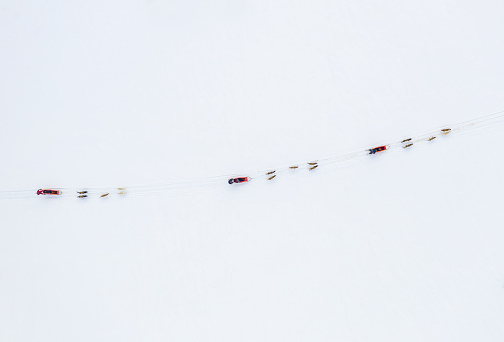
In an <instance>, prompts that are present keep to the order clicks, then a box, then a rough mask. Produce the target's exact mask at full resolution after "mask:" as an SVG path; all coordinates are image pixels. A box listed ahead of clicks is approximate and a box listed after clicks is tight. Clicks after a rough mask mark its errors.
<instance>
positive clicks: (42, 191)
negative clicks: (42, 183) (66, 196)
mask: <svg viewBox="0 0 504 342" xmlns="http://www.w3.org/2000/svg"><path fill="white" fill-rule="evenodd" d="M37 195H61V191H59V190H51V189H38V190H37Z"/></svg>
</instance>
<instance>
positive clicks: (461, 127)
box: [0, 110, 504, 201]
mask: <svg viewBox="0 0 504 342" xmlns="http://www.w3.org/2000/svg"><path fill="white" fill-rule="evenodd" d="M502 123H504V110H503V111H499V112H495V113H492V114H488V115H485V116H482V117H479V118H476V119H473V120H468V121H463V122H459V123H455V124H451V125H444V126H441V127H438V128H436V129H432V130H429V131H424V132H420V133H417V134H413V135H408V136H403V137H400V138H397V139H390V140H387V141H383V142H382V143H381V144H380V146H386V150H385V151H382V152H377V153H378V154H379V153H387V151H389V150H398V149H413V148H415V146H416V145H417V144H419V143H430V142H432V141H434V140H438V139H440V140H442V138H444V137H445V136H450V135H455V134H462V133H467V132H472V131H478V130H481V129H485V128H489V127H492V126H495V125H499V124H502ZM375 147H377V146H367V147H363V148H359V149H356V150H354V151H350V152H347V153H343V154H339V155H334V156H329V157H324V158H318V159H312V160H309V161H303V162H299V163H290V164H286V165H279V166H276V167H273V168H268V169H265V170H259V171H254V172H244V173H243V174H240V175H237V174H227V175H220V176H213V177H207V178H200V179H196V180H180V181H174V182H167V183H160V184H146V185H134V186H119V187H101V188H100V187H95V188H93V187H64V188H51V189H53V190H60V191H61V192H62V194H61V195H59V196H51V195H41V196H37V195H36V192H37V189H31V190H12V191H0V199H4V200H25V199H30V198H49V197H52V199H54V200H55V199H58V198H63V199H70V198H72V200H74V199H75V200H79V201H87V200H89V199H100V200H108V199H109V198H114V197H116V198H117V197H125V196H147V195H153V194H159V193H166V192H184V193H186V192H194V191H200V190H202V189H212V188H217V187H224V186H229V185H228V184H227V181H228V179H230V178H234V177H239V176H248V177H249V178H250V179H251V180H252V181H253V182H255V181H258V180H260V181H266V182H275V181H278V179H281V175H282V174H284V173H288V172H290V173H292V172H299V171H300V170H304V171H306V172H316V171H315V170H317V168H319V167H320V168H322V167H324V168H326V167H336V166H343V165H345V164H346V163H349V162H351V161H354V160H357V159H363V158H367V157H370V158H371V157H373V156H372V155H369V154H370V149H373V148H375ZM82 191H87V193H86V194H85V195H86V196H85V197H82V194H80V193H79V192H82ZM79 195H80V196H81V197H80V198H79V197H78V196H79Z"/></svg>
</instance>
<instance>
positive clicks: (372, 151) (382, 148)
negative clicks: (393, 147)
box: [369, 146, 387, 154]
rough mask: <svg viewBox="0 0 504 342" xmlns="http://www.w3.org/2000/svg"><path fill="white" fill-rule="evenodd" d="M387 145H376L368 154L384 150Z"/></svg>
mask: <svg viewBox="0 0 504 342" xmlns="http://www.w3.org/2000/svg"><path fill="white" fill-rule="evenodd" d="M386 149H387V146H378V147H375V148H372V149H370V150H369V154H375V153H376V152H381V151H385V150H386Z"/></svg>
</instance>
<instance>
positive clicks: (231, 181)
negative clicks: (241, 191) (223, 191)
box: [228, 177, 249, 184]
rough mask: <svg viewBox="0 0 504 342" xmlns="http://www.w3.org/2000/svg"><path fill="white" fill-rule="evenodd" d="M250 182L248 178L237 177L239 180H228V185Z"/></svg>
mask: <svg viewBox="0 0 504 342" xmlns="http://www.w3.org/2000/svg"><path fill="white" fill-rule="evenodd" d="M248 181H249V178H248V177H237V178H231V179H230V180H228V183H229V184H233V183H245V182H248Z"/></svg>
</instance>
